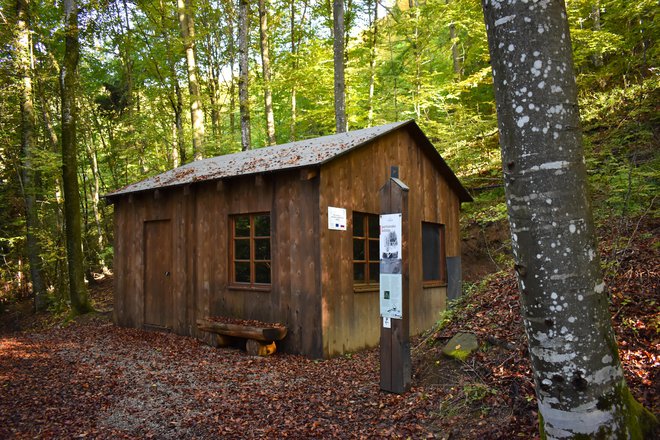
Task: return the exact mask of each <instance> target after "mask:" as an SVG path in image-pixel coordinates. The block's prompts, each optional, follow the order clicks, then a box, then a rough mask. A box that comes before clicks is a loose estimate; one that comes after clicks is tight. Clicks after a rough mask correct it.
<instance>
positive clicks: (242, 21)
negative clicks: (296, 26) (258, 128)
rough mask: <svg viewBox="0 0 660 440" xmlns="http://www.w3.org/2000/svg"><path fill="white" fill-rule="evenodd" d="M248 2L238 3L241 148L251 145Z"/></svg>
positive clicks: (241, 0) (244, 148) (247, 148)
mask: <svg viewBox="0 0 660 440" xmlns="http://www.w3.org/2000/svg"><path fill="white" fill-rule="evenodd" d="M249 10H250V7H249V2H248V0H240V2H239V4H238V107H239V110H240V113H241V149H242V150H243V151H245V150H249V149H250V148H252V147H251V134H250V95H249V93H248V78H249V74H250V72H249V70H248V49H249V41H248V27H249V23H250V21H249V13H250V12H249Z"/></svg>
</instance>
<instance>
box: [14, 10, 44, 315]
mask: <svg viewBox="0 0 660 440" xmlns="http://www.w3.org/2000/svg"><path fill="white" fill-rule="evenodd" d="M28 9H29V0H17V1H16V15H17V23H16V31H17V38H16V55H17V56H16V67H17V70H18V72H19V75H20V77H21V86H22V87H21V150H22V161H23V163H22V167H21V181H22V186H23V196H24V200H25V214H26V215H25V229H26V241H27V251H28V261H29V262H30V278H31V279H32V292H33V294H34V306H35V309H36V310H37V311H41V310H44V309H45V308H46V306H47V296H46V284H45V282H44V278H43V273H42V272H43V269H42V264H41V253H42V250H41V244H40V243H39V240H38V239H37V237H36V235H35V231H36V229H37V225H38V223H39V216H38V213H37V206H36V203H35V202H36V195H37V185H36V179H35V176H34V168H33V167H34V163H33V161H34V154H33V153H34V149H35V148H36V145H35V139H34V128H35V121H36V118H35V112H34V93H33V89H32V73H33V67H32V65H33V63H32V45H31V39H30V26H29V21H28V20H29V18H28V17H29V10H28Z"/></svg>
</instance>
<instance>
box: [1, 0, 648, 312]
mask: <svg viewBox="0 0 660 440" xmlns="http://www.w3.org/2000/svg"><path fill="white" fill-rule="evenodd" d="M379 3H380V4H383V3H384V2H379ZM385 3H387V2H385ZM418 3H419V6H418V7H414V8H411V9H407V10H405V11H403V10H400V9H399V8H398V7H397V6H393V7H391V8H389V7H388V9H384V8H383V7H382V6H381V7H380V8H379V9H378V15H379V16H378V20H377V21H376V22H374V20H373V15H371V14H373V10H374V9H373V5H374V1H373V0H361V1H352V2H348V3H347V5H348V10H347V11H346V17H347V28H348V40H347V41H348V45H347V48H346V67H347V69H346V75H347V77H346V81H347V109H348V119H349V127H350V128H351V129H357V128H362V127H366V126H367V125H369V124H371V125H378V124H383V123H387V122H392V121H394V120H402V119H407V118H415V119H416V120H417V122H418V124H419V125H420V126H421V127H422V128H423V129H424V131H425V133H426V134H427V136H428V137H429V139H431V141H432V142H433V143H434V144H435V145H436V147H437V148H438V150H439V151H440V153H441V154H442V155H443V157H444V158H445V160H446V161H447V162H448V164H449V165H450V166H451V167H452V169H453V170H454V171H455V172H456V174H457V175H458V176H459V178H460V179H461V181H462V182H463V184H464V185H465V186H467V187H468V188H470V189H476V190H475V191H473V195H474V197H475V203H473V204H466V205H465V206H464V207H463V209H464V211H463V212H464V215H463V217H464V219H465V218H469V219H470V220H472V221H475V222H476V223H477V224H478V225H480V226H482V227H485V226H486V225H488V224H490V223H492V222H498V221H502V220H503V219H504V218H505V216H506V207H505V206H506V205H505V204H504V197H503V190H502V188H501V187H498V185H501V183H502V179H501V164H500V153H499V146H498V137H497V119H496V113H495V100H494V96H493V91H492V77H491V71H490V63H489V54H488V47H487V43H486V33H485V29H484V24H483V15H482V11H481V5H480V3H479V2H474V1H471V0H451V1H446V0H427V1H425V2H418ZM0 4H1V10H2V11H5V13H4V14H3V15H1V16H0V20H3V26H0V90H2V93H3V99H2V100H1V101H0V206H3V209H2V210H0V233H1V235H0V251H1V256H2V261H0V286H2V288H3V289H5V290H3V292H5V291H14V290H16V289H19V283H18V280H19V274H20V276H22V277H23V281H21V282H22V284H20V286H21V287H20V288H21V289H26V286H27V284H25V282H24V280H25V277H26V276H27V275H26V274H27V273H28V269H29V268H28V267H26V263H25V261H26V260H27V259H26V257H25V252H26V250H25V245H24V239H23V238H22V237H23V235H25V223H24V218H23V202H22V194H21V188H20V181H19V180H18V175H19V174H18V172H17V171H18V168H17V164H18V163H19V161H18V157H19V145H20V110H19V109H20V107H19V100H18V96H19V95H18V92H19V89H18V86H19V84H18V78H17V77H16V75H15V71H14V69H13V62H12V57H13V39H14V38H15V36H14V33H13V20H14V18H13V16H12V14H13V10H14V4H13V3H12V2H10V1H7V0H0ZM329 5H330V3H328V2H325V1H320V0H311V1H309V2H289V1H286V2H285V1H280V0H277V1H275V0H273V1H271V2H270V11H269V26H270V54H271V64H272V66H271V67H272V84H271V85H272V89H273V100H274V103H273V104H274V113H275V128H276V136H277V141H278V143H284V142H288V141H290V140H293V139H303V138H310V137H315V136H320V135H325V134H331V133H333V132H334V112H333V65H332V59H333V57H332V37H331V28H332V13H331V8H329ZM81 6H82V8H81V17H80V18H81V20H80V23H81V60H80V64H79V69H80V82H79V89H78V105H79V109H80V111H79V121H78V141H79V148H78V151H79V173H78V174H79V178H80V186H81V193H82V203H81V205H82V206H81V210H82V212H83V217H84V220H83V225H84V232H83V235H84V242H85V249H86V258H87V264H88V266H89V267H90V268H91V269H92V270H102V269H103V265H104V264H105V265H108V264H111V261H112V241H111V240H112V209H111V208H110V209H108V208H107V207H105V206H104V205H103V203H102V201H100V200H98V199H97V198H98V196H99V194H103V193H107V192H109V191H111V190H112V189H115V188H119V187H121V186H124V185H126V184H128V183H131V182H135V181H138V180H140V179H142V178H144V177H148V176H151V175H154V174H157V173H160V172H162V171H165V170H167V169H170V168H171V167H172V166H173V164H174V161H175V158H176V156H177V155H180V156H181V157H180V159H181V160H182V161H183V162H185V161H190V159H191V156H192V142H191V139H192V133H191V132H192V130H191V126H190V111H189V92H188V83H187V72H186V70H185V66H186V63H185V60H184V53H183V44H182V39H181V34H180V29H179V24H178V20H177V16H176V13H175V4H174V3H172V2H160V3H159V2H147V1H142V0H137V1H134V2H130V1H129V2H118V1H111V2H82V3H81ZM30 8H31V17H32V21H31V24H30V25H31V30H32V38H33V43H34V71H33V83H34V87H35V91H36V101H35V110H36V113H37V115H38V121H37V133H36V138H37V139H38V148H37V151H35V164H34V166H35V169H36V170H37V171H38V175H39V194H38V206H39V219H40V225H39V228H38V231H37V234H36V235H37V236H38V237H39V240H40V242H41V243H42V248H43V249H44V251H43V255H42V259H43V262H44V270H45V274H46V279H47V281H48V284H49V286H50V292H51V295H52V296H53V297H54V298H55V299H58V300H59V299H61V300H62V301H64V300H65V298H66V291H65V288H64V287H63V283H62V281H63V280H65V279H66V273H65V267H66V265H65V264H64V260H63V258H64V245H63V243H64V241H63V237H62V213H61V204H62V200H61V196H60V194H59V193H60V188H59V187H60V179H61V177H60V173H61V169H60V160H61V158H60V147H59V139H58V138H57V137H58V136H59V132H60V127H59V124H60V122H59V119H60V115H59V99H60V98H59V84H58V75H59V65H60V63H61V61H62V56H63V52H64V47H63V38H62V32H63V31H62V11H61V8H59V7H57V5H55V4H53V3H52V2H51V3H49V2H37V3H34V2H31V4H30ZM567 10H568V14H569V20H570V24H571V34H572V43H573V49H574V59H575V63H576V66H577V72H578V84H579V86H580V106H581V112H582V115H583V121H584V135H585V147H586V156H587V166H588V169H589V172H590V178H591V183H592V186H593V192H594V196H595V202H596V203H595V208H596V218H597V219H598V218H604V217H606V216H612V215H615V216H620V217H622V218H623V217H626V216H634V215H642V214H647V215H653V216H658V212H657V209H658V208H657V203H655V202H654V197H655V194H657V193H658V175H659V172H658V167H659V166H660V163H659V160H660V159H659V158H658V149H657V132H658V126H659V120H658V118H659V117H658V112H657V102H658V101H659V99H658V98H660V97H659V96H658V89H659V87H658V85H659V84H658V79H657V66H658V44H657V41H660V35H659V31H658V25H657V24H656V22H657V20H655V15H656V13H657V2H656V1H655V0H640V1H636V2H621V1H620V0H595V1H594V0H569V1H567ZM292 11H293V16H292V15H291V14H292ZM256 15H257V14H256V8H253V10H252V20H251V26H250V34H251V36H250V41H251V48H250V105H251V109H252V136H253V139H252V143H253V145H255V146H257V147H260V146H263V145H265V143H266V142H265V117H264V110H263V95H262V93H263V81H262V78H261V69H260V67H261V65H260V64H261V59H260V55H259V38H258V32H259V31H258V26H257V16H256ZM194 19H195V25H196V41H195V43H196V49H197V63H198V66H199V72H198V75H199V77H200V83H201V86H202V99H203V102H202V105H203V107H204V110H205V112H206V136H207V138H206V156H210V155H217V154H226V153H229V152H234V151H238V149H239V145H240V131H239V130H240V123H239V117H238V103H237V101H238V99H237V87H236V74H237V64H236V63H237V52H236V50H237V48H236V29H235V27H236V11H235V5H234V3H233V2H230V1H227V0H221V1H215V2H210V1H205V0H202V1H199V2H197V3H196V8H195V16H194ZM5 22H6V24H7V25H5ZM370 23H371V25H370ZM374 36H375V45H374V43H373V41H374ZM292 44H293V47H292ZM372 53H373V54H375V58H374V59H373V68H372V67H371V65H372V63H371V61H372V59H371V57H372ZM372 79H373V84H374V95H373V98H372V99H370V95H369V94H370V84H371V81H372ZM293 90H295V91H296V113H295V121H294V115H293V113H292V100H291V98H292V91H293ZM177 92H179V96H177ZM179 97H180V99H181V102H180V103H178V98H179ZM177 111H178V112H179V116H180V118H181V121H182V126H181V129H182V132H181V135H182V136H183V144H181V145H179V144H178V142H179V141H178V137H177V131H176V130H175V128H176V127H175V122H176V117H175V116H176V114H177ZM370 114H372V115H373V118H372V119H371V120H370V116H369V115H370ZM183 156H185V160H184V157H183ZM97 188H98V189H97Z"/></svg>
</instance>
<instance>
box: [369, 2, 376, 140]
mask: <svg viewBox="0 0 660 440" xmlns="http://www.w3.org/2000/svg"><path fill="white" fill-rule="evenodd" d="M372 17H373V18H372V20H371V28H372V33H371V48H370V50H369V106H368V107H369V108H368V110H367V121H368V122H367V126H368V127H371V126H373V125H374V90H375V85H376V44H377V43H378V0H373V16H372Z"/></svg>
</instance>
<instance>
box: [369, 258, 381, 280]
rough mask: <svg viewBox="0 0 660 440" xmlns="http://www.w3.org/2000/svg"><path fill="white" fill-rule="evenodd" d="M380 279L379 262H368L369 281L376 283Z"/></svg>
mask: <svg viewBox="0 0 660 440" xmlns="http://www.w3.org/2000/svg"><path fill="white" fill-rule="evenodd" d="M379 281H380V263H369V282H370V283H378V282H379Z"/></svg>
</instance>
